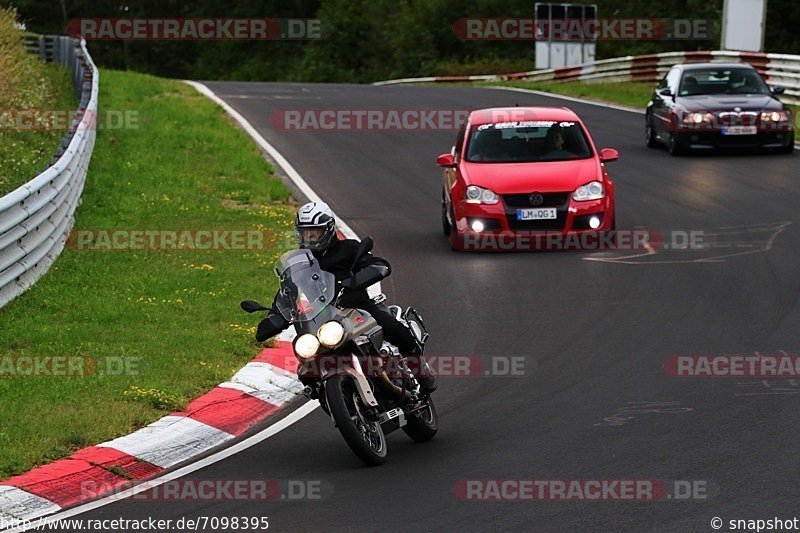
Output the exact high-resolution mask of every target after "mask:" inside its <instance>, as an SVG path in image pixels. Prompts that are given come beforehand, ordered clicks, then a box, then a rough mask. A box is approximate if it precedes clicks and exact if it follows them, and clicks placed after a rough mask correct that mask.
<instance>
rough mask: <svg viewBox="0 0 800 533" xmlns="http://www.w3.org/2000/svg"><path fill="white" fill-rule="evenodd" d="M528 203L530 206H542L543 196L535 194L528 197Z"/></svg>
mask: <svg viewBox="0 0 800 533" xmlns="http://www.w3.org/2000/svg"><path fill="white" fill-rule="evenodd" d="M528 201H529V202H530V203H531V205H532V206H537V205H542V204H543V203H544V196H542V195H541V194H539V193H538V192H535V193H533V194H531V195H530V196H529V197H528Z"/></svg>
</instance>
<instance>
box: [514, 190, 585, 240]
mask: <svg viewBox="0 0 800 533" xmlns="http://www.w3.org/2000/svg"><path fill="white" fill-rule="evenodd" d="M570 194H571V193H569V192H551V193H526V194H504V195H503V202H504V203H505V206H506V209H505V211H506V221H507V222H508V227H509V228H511V230H513V231H552V230H562V229H564V226H565V225H566V222H567V208H568V207H569V196H570ZM533 195H541V197H542V198H541V200H542V202H541V203H538V202H537V201H536V200H538V197H537V198H531V197H532V196H533ZM532 207H555V208H556V216H557V218H556V219H552V220H517V209H530V208H532Z"/></svg>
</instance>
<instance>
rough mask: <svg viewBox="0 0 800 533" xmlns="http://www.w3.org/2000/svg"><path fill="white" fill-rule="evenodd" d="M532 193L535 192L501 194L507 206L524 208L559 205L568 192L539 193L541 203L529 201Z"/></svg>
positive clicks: (562, 203) (565, 198) (567, 196)
mask: <svg viewBox="0 0 800 533" xmlns="http://www.w3.org/2000/svg"><path fill="white" fill-rule="evenodd" d="M532 194H535V193H526V194H505V195H503V200H505V202H506V205H507V206H508V207H513V208H515V209H525V208H527V207H561V206H562V205H564V204H565V203H567V200H568V199H569V193H568V192H553V193H541V195H542V203H540V204H535V203H534V202H532V201H531V195H532Z"/></svg>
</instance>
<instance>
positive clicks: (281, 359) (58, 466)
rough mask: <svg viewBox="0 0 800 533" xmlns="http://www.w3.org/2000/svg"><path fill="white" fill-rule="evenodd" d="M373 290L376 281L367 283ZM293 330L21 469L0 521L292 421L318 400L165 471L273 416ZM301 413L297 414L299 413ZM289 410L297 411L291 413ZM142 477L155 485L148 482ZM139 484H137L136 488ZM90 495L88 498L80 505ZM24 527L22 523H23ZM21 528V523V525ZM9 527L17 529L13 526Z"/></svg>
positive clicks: (310, 194) (158, 474)
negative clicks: (215, 378) (132, 427)
mask: <svg viewBox="0 0 800 533" xmlns="http://www.w3.org/2000/svg"><path fill="white" fill-rule="evenodd" d="M186 83H188V84H189V85H191V86H193V87H194V88H195V89H197V90H198V91H199V92H200V93H201V94H203V95H205V96H207V97H208V98H209V99H211V100H212V101H214V102H215V103H217V104H218V105H220V106H221V107H222V108H223V109H225V111H226V112H227V113H228V115H230V116H231V118H233V119H234V120H235V121H236V122H237V123H239V125H240V126H241V127H242V128H243V129H244V130H245V132H246V133H247V134H248V135H250V137H251V138H252V139H253V140H254V141H255V142H256V143H257V144H258V145H259V147H260V148H261V149H262V150H263V151H264V152H266V153H267V154H268V155H269V156H270V158H271V159H272V160H273V161H274V162H275V163H276V164H277V165H278V166H279V167H280V168H281V169H282V170H283V172H284V173H285V175H286V176H287V177H288V179H289V180H291V182H292V184H293V185H294V186H295V187H296V189H297V190H298V191H299V192H300V194H302V195H303V196H305V197H306V198H307V199H308V200H311V201H316V202H321V201H322V199H321V198H320V197H319V196H318V195H317V194H316V193H315V192H314V191H313V190H312V189H311V187H310V186H309V185H308V184H307V183H306V182H305V180H303V178H302V177H301V176H300V174H299V173H298V172H297V171H296V170H295V169H294V167H292V165H291V164H290V163H289V162H288V161H287V160H286V159H285V158H284V157H283V155H282V154H281V153H280V152H278V151H277V150H276V149H275V148H274V147H273V146H272V145H270V144H269V143H268V142H267V141H266V140H265V139H264V138H263V137H262V136H261V135H260V134H259V133H258V132H257V131H256V129H255V128H254V127H253V126H252V125H251V124H250V123H249V122H248V121H247V119H245V118H244V117H243V116H242V115H241V114H239V113H238V112H236V111H235V110H234V109H233V108H232V107H230V106H229V105H228V104H227V103H226V102H224V101H223V100H222V99H220V98H219V97H218V96H217V95H216V94H214V93H213V92H212V91H211V90H210V89H209V88H208V87H206V86H205V85H203V84H201V83H197V82H193V81H186ZM337 222H338V223H337V226H338V228H339V230H340V232H341V236H343V237H346V238H349V239H358V237H357V235H356V233H355V232H354V231H353V230H352V229H351V228H350V227H349V226H348V225H347V224H346V223H344V222H343V221H342V220H341V218H339V217H337ZM369 292H370V294H373V295H374V294H376V292H377V293H379V292H380V284H376V285H373V287H370V291H369ZM294 335H295V333H294V330H293V329H290V330H287V331H285V332H283V333H282V334H281V335H279V336H278V337H277V338H276V340H275V342H274V345H273V346H272V347H269V348H265V349H264V350H262V351H261V353H260V354H259V355H258V356H257V357H256V358H255V359H253V360H252V361H251V362H250V363H248V364H247V365H245V366H244V367H243V368H242V369H241V370H239V371H238V372H237V373H236V374H235V375H234V376H233V377H232V378H231V379H230V380H229V381H226V382H225V383H221V384H220V385H219V386H217V387H216V388H214V389H212V390H211V391H209V392H208V393H206V394H204V395H203V396H200V397H199V398H197V399H196V400H194V401H192V402H191V403H190V404H189V405H188V406H187V408H186V411H183V412H177V413H172V414H170V415H168V416H165V417H163V418H161V419H159V420H157V421H155V422H153V423H152V424H149V425H148V426H146V427H144V428H142V429H140V430H138V431H135V432H134V433H131V434H130V435H126V436H124V437H119V438H117V439H114V440H111V441H108V442H104V443H102V444H98V445H97V446H90V447H88V448H84V449H82V450H79V451H78V452H76V453H75V454H73V455H72V456H70V457H67V458H65V459H60V460H58V461H55V462H53V463H50V464H47V465H44V466H40V467H37V468H35V469H33V470H31V471H30V472H27V473H25V474H22V475H19V476H15V477H12V478H11V479H7V480H5V481H1V482H0V523H2V524H4V525H5V526H10V527H16V526H20V525H21V524H24V523H26V522H27V521H30V520H35V519H39V518H42V517H46V516H49V515H53V514H54V513H59V514H60V515H61V516H63V515H65V514H66V515H74V514H77V513H78V512H81V509H72V510H70V511H67V512H61V513H60V511H62V510H63V509H65V508H67V507H75V506H77V505H80V504H83V505H82V506H81V507H82V508H89V507H91V508H94V507H98V506H102V505H105V504H107V503H110V501H112V500H110V499H107V500H106V501H103V500H98V498H103V496H106V497H107V495H110V494H115V495H117V496H123V495H126V494H132V493H135V492H137V490H139V489H141V490H146V489H142V487H143V486H145V485H142V482H143V481H145V480H151V479H155V478H158V480H163V479H167V478H174V477H180V476H181V475H187V474H188V473H191V472H193V471H194V470H196V469H198V468H202V467H204V466H207V464H212V462H214V461H217V460H222V459H224V458H225V457H227V456H229V455H231V454H233V453H238V452H239V451H242V450H244V449H247V447H249V446H252V445H254V444H256V443H258V442H261V441H262V440H263V439H266V438H269V437H270V436H272V435H273V434H276V433H277V432H279V431H282V430H283V429H285V428H286V427H289V426H290V425H291V424H293V423H295V422H296V421H298V420H300V419H301V418H302V417H304V416H306V415H307V414H309V413H310V412H312V411H313V410H314V408H315V407H317V406H318V404H317V403H316V402H314V404H315V405H314V406H312V407H310V408H308V407H306V406H303V407H302V408H300V409H299V410H298V412H297V413H293V414H291V415H289V417H288V418H290V419H291V420H289V421H287V422H286V423H285V424H282V422H278V423H277V424H275V425H276V426H280V427H277V428H276V429H274V430H273V429H272V428H271V427H270V428H267V429H265V430H263V431H262V432H261V433H259V434H256V435H253V436H251V437H249V438H248V439H247V440H246V441H243V442H239V443H238V444H234V445H233V446H232V447H231V448H230V449H228V450H224V451H223V452H215V454H214V456H212V457H210V458H206V459H201V460H199V461H197V462H196V464H193V465H189V466H184V467H181V468H180V469H179V470H177V471H171V472H169V473H166V474H165V471H166V470H167V469H171V468H173V467H176V465H179V464H180V463H187V462H189V461H190V460H192V459H196V458H197V457H198V456H199V455H201V454H204V453H206V452H208V451H209V450H211V449H212V448H215V447H217V446H220V445H222V444H225V443H230V442H232V441H233V440H234V439H236V438H237V437H240V436H242V435H243V434H244V433H246V432H247V431H248V430H249V429H250V428H252V427H253V426H254V425H256V424H257V423H259V422H262V421H264V420H265V419H266V418H268V417H269V416H271V415H273V414H275V413H276V412H277V411H278V410H280V409H281V408H282V407H284V406H285V405H286V404H287V403H288V402H290V401H291V400H292V399H293V398H295V397H296V396H297V395H298V394H300V393H301V392H302V390H303V386H302V385H301V383H300V382H299V381H298V379H297V375H296V373H295V372H296V368H297V363H296V359H295V357H294V352H293V350H292V340H293V338H294ZM300 411H302V412H300ZM295 414H297V415H298V416H294V415H295ZM149 483H151V484H153V483H158V481H150V482H149ZM137 485H139V489H137V488H136V486H137ZM92 500H96V501H94V502H92V503H87V502H90V501H92ZM56 518H57V517H50V518H48V519H47V520H51V521H52V520H55V519H56ZM25 529H27V528H25ZM22 530H24V529H22ZM11 531H17V529H13V530H11Z"/></svg>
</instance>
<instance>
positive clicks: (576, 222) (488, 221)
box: [451, 193, 614, 251]
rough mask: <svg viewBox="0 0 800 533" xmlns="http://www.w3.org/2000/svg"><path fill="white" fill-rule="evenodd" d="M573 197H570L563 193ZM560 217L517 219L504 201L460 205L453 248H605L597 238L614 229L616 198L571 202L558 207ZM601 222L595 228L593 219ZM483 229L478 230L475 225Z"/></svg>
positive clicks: (513, 211) (515, 211)
mask: <svg viewBox="0 0 800 533" xmlns="http://www.w3.org/2000/svg"><path fill="white" fill-rule="evenodd" d="M563 194H565V195H566V197H567V198H569V194H567V193H563ZM548 207H554V208H555V209H556V215H557V218H555V219H549V220H525V221H523V220H517V209H520V208H522V207H512V206H510V205H508V204H507V203H506V202H505V201H504V200H503V201H500V202H498V203H497V204H494V205H485V204H468V203H466V202H462V203H460V204H459V205H458V206H457V208H456V219H455V227H454V229H455V231H454V232H453V235H452V236H451V243H452V244H453V247H454V248H456V249H459V250H475V251H477V250H484V251H502V250H582V249H587V248H591V249H603V248H604V247H605V246H606V244H607V243H606V244H603V243H594V242H593V239H594V238H595V237H599V236H600V235H601V234H604V233H607V232H609V231H610V230H611V229H612V228H613V227H614V201H613V197H611V196H606V197H605V198H602V199H599V200H590V201H587V202H575V201H573V200H571V199H569V200H567V201H565V202H564V203H563V204H561V205H558V206H548ZM593 217H597V218H598V219H599V225H598V226H597V227H596V228H591V226H590V220H591V219H592V218H593ZM476 221H479V222H480V226H483V229H482V230H481V231H476V230H475V229H474V228H475V227H476V225H475V222H476Z"/></svg>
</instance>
